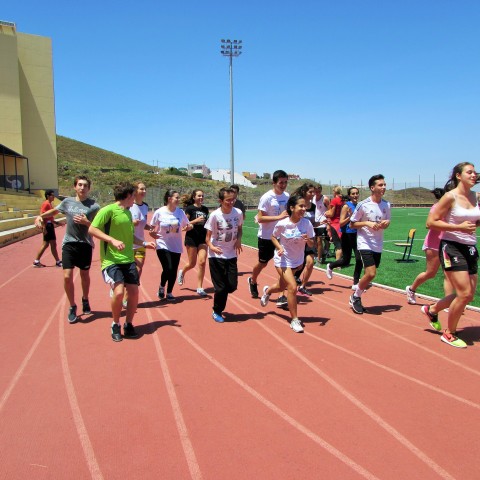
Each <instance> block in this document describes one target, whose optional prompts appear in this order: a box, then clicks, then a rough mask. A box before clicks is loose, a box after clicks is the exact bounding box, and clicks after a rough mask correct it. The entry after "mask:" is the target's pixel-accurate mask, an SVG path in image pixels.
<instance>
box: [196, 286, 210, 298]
mask: <svg viewBox="0 0 480 480" xmlns="http://www.w3.org/2000/svg"><path fill="white" fill-rule="evenodd" d="M197 295H200V296H201V297H208V293H207V292H206V291H205V290H204V289H203V288H197Z"/></svg>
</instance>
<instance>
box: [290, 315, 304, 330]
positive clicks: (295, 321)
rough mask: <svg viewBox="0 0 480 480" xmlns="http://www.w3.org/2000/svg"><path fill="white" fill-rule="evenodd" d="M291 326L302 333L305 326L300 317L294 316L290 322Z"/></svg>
mask: <svg viewBox="0 0 480 480" xmlns="http://www.w3.org/2000/svg"><path fill="white" fill-rule="evenodd" d="M290 328H291V329H292V330H293V331H294V332H295V333H302V332H303V327H302V324H301V322H300V320H299V319H298V318H294V319H293V320H292V321H291V322H290Z"/></svg>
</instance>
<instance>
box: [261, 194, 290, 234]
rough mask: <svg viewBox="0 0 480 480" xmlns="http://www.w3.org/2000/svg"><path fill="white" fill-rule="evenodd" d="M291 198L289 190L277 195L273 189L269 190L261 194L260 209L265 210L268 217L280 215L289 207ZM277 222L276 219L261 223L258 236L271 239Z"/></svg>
mask: <svg viewBox="0 0 480 480" xmlns="http://www.w3.org/2000/svg"><path fill="white" fill-rule="evenodd" d="M289 198H290V195H289V194H288V193H287V192H283V193H281V194H280V195H277V194H276V193H275V192H274V191H273V190H269V191H268V192H266V193H264V194H263V195H262V196H261V198H260V201H259V202H258V210H261V211H262V212H264V213H265V215H266V216H267V217H275V216H277V215H280V214H281V213H282V212H283V211H284V210H285V209H286V208H287V202H288V199H289ZM275 223H276V222H275V221H273V222H268V223H259V224H258V236H259V237H260V238H263V239H265V240H270V237H271V236H272V232H273V229H274V227H275Z"/></svg>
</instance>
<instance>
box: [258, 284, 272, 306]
mask: <svg viewBox="0 0 480 480" xmlns="http://www.w3.org/2000/svg"><path fill="white" fill-rule="evenodd" d="M267 290H268V285H265V286H264V287H263V295H262V298H261V299H260V305H261V306H262V307H266V306H267V304H268V301H269V300H270V294H269V293H267Z"/></svg>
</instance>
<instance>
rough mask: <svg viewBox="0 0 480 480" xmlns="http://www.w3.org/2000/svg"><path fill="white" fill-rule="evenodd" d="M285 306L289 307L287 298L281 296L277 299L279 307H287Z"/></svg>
mask: <svg viewBox="0 0 480 480" xmlns="http://www.w3.org/2000/svg"><path fill="white" fill-rule="evenodd" d="M285 305H288V300H287V297H286V296H285V295H280V297H278V298H277V307H285Z"/></svg>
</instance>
